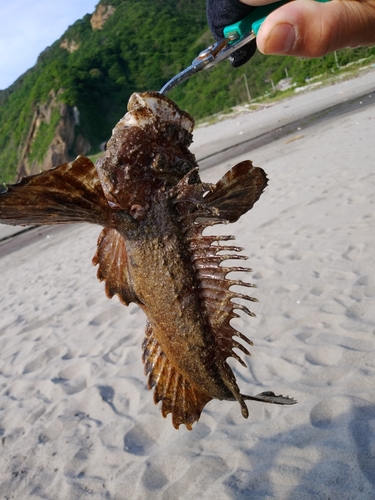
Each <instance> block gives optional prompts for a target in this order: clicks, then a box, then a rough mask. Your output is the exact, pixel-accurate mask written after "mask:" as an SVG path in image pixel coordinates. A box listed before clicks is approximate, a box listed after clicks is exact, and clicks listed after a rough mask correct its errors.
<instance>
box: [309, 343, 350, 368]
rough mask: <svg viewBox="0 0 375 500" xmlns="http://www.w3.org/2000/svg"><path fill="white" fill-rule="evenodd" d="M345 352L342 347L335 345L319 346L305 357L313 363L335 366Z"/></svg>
mask: <svg viewBox="0 0 375 500" xmlns="http://www.w3.org/2000/svg"><path fill="white" fill-rule="evenodd" d="M342 354H343V349H342V347H339V346H334V345H326V346H319V347H315V348H314V349H311V350H310V351H309V352H307V353H306V354H305V359H306V361H308V362H309V363H311V364H312V365H320V366H335V365H337V363H338V362H339V361H340V359H341V356H342Z"/></svg>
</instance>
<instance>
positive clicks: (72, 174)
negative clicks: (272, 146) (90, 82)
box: [0, 92, 296, 430]
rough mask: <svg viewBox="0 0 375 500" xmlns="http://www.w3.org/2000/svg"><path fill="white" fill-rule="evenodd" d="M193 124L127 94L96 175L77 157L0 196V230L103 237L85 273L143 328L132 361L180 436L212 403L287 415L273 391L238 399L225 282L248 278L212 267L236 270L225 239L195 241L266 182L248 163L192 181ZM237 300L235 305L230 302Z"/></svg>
mask: <svg viewBox="0 0 375 500" xmlns="http://www.w3.org/2000/svg"><path fill="white" fill-rule="evenodd" d="M193 129H194V119H193V118H192V117H191V116H190V115H189V114H188V113H187V112H185V111H183V110H181V109H180V108H179V107H178V106H177V105H176V104H175V103H174V102H173V101H172V100H170V99H169V98H167V97H165V96H163V95H160V94H159V93H158V92H144V93H134V94H133V95H132V96H131V97H130V99H129V102H128V112H127V113H126V114H125V116H124V117H123V118H122V119H121V120H120V121H119V122H118V123H117V125H116V126H115V128H114V129H113V133H112V136H111V138H110V139H109V141H108V142H107V144H106V150H105V152H104V153H103V154H102V156H100V157H99V159H98V160H97V161H96V164H95V165H94V163H93V162H92V161H91V160H90V159H89V158H86V157H84V156H78V157H77V158H76V159H75V160H74V161H71V162H67V163H64V164H62V165H59V166H57V167H55V168H52V169H50V170H47V171H43V172H41V173H39V174H36V175H33V176H29V177H24V178H23V179H21V180H20V181H19V182H18V183H17V184H13V185H9V186H7V190H6V192H4V193H2V194H0V222H1V223H4V224H11V225H43V224H65V223H80V222H89V223H92V224H97V225H100V226H102V227H103V229H102V231H101V233H100V235H99V238H98V242H97V250H96V253H95V255H94V257H93V264H94V265H95V266H97V267H98V270H97V277H98V279H99V280H100V281H103V282H104V283H105V292H106V295H107V297H109V298H112V297H113V296H115V295H117V297H118V298H119V300H120V302H121V303H122V304H124V305H129V304H130V303H132V302H134V303H135V304H137V305H138V306H139V307H141V308H142V309H143V311H144V312H145V314H146V316H147V322H146V329H145V337H144V340H143V343H142V360H143V363H144V371H145V375H146V377H147V382H148V388H149V389H153V390H154V393H153V395H154V402H155V404H158V403H161V404H160V407H161V412H162V415H163V416H164V417H166V416H167V415H168V414H171V416H172V424H173V426H174V427H175V428H176V429H178V428H179V426H180V425H181V424H184V425H185V427H186V428H187V429H188V430H191V429H192V426H193V424H194V423H195V422H197V421H198V420H199V418H200V415H201V412H202V411H203V409H204V407H205V406H206V404H207V403H208V402H209V401H211V400H212V399H218V400H228V401H238V403H239V404H240V407H241V411H242V415H243V416H244V417H245V418H247V417H248V416H249V410H248V407H247V405H246V402H245V401H247V400H251V401H259V402H265V403H276V404H281V405H291V404H294V403H296V401H295V400H294V399H293V398H289V397H284V396H282V395H279V396H277V395H275V393H274V392H272V391H266V392H262V393H260V394H258V395H256V396H248V395H244V394H242V393H241V392H240V389H239V386H238V384H237V381H236V377H235V375H234V373H233V370H232V369H231V367H230V365H229V364H228V362H227V359H228V358H230V357H233V358H235V359H236V360H237V361H238V362H239V363H240V364H241V365H243V366H246V364H245V362H244V361H243V359H242V358H241V357H240V356H239V355H238V354H237V352H236V351H235V350H234V349H237V350H239V351H241V352H242V353H244V354H245V355H250V352H249V350H248V348H247V346H248V345H252V344H253V343H252V341H251V340H250V339H249V338H248V337H247V336H245V335H244V334H243V333H241V332H240V331H238V330H237V329H235V328H234V326H233V325H232V324H231V320H232V319H234V318H238V317H240V314H241V313H245V314H247V315H249V316H255V315H254V313H253V312H251V311H250V310H249V308H248V306H246V305H244V303H243V302H245V303H248V302H256V301H257V299H256V298H254V297H252V296H250V295H248V294H247V293H244V292H238V291H234V290H233V287H234V286H236V289H238V288H239V287H240V289H241V290H245V288H251V287H254V285H252V284H250V283H248V282H246V281H243V280H238V279H233V278H231V277H228V275H230V274H231V273H233V272H243V273H246V272H249V271H251V269H249V268H247V267H243V266H240V265H238V266H233V265H222V263H223V262H224V264H225V261H226V260H243V259H246V258H247V257H245V256H243V255H242V254H241V252H242V250H243V249H242V248H240V247H238V246H235V245H233V244H232V243H231V240H234V237H233V236H230V235H228V236H223V235H220V236H213V235H208V234H204V230H205V229H206V228H208V227H209V226H213V225H216V224H226V223H234V222H236V221H237V220H238V219H239V218H240V217H241V216H242V215H243V214H245V213H246V212H248V211H249V210H250V209H251V208H252V207H253V205H254V203H255V202H256V201H257V200H258V199H259V197H260V196H261V194H262V192H263V191H264V189H265V187H266V185H267V182H268V179H267V176H266V174H265V172H264V170H263V169H261V168H260V167H255V166H254V165H253V164H252V162H251V161H250V160H246V161H241V162H240V163H238V164H237V165H235V166H234V167H233V168H232V169H231V170H229V171H228V172H227V173H226V174H225V175H224V176H223V177H222V178H221V179H220V180H219V181H218V182H217V183H216V184H212V183H205V182H202V181H201V178H200V175H199V166H198V163H197V160H196V158H195V156H194V155H193V154H192V153H191V152H190V150H189V146H190V145H191V143H192V139H193V135H192V134H193ZM238 299H240V301H238Z"/></svg>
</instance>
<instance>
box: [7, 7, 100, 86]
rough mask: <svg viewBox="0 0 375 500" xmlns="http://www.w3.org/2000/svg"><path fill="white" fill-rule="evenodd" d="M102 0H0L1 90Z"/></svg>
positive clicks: (92, 10) (90, 12) (91, 11)
mask: <svg viewBox="0 0 375 500" xmlns="http://www.w3.org/2000/svg"><path fill="white" fill-rule="evenodd" d="M98 3H99V0H8V1H7V0H0V19H1V28H0V90H4V89H6V88H7V87H9V85H11V84H12V83H13V82H14V81H15V80H17V78H18V77H19V76H21V75H22V74H23V73H24V72H25V71H26V70H28V69H29V68H31V67H32V66H34V64H35V63H36V61H37V59H38V56H39V54H40V53H41V52H43V50H44V49H45V48H46V47H48V46H49V45H52V43H53V42H55V41H56V40H57V39H58V38H60V37H61V35H62V34H63V33H64V32H65V30H66V29H67V27H68V26H70V25H71V24H73V23H74V22H75V21H77V19H81V18H82V17H83V16H84V15H85V14H92V13H93V12H94V10H95V6H96V5H97V4H98Z"/></svg>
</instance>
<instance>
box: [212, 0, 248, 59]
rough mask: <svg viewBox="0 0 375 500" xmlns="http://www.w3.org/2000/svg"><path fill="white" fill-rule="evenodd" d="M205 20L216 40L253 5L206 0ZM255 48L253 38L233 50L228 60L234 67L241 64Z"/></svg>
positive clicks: (234, 1) (229, 0)
mask: <svg viewBox="0 0 375 500" xmlns="http://www.w3.org/2000/svg"><path fill="white" fill-rule="evenodd" d="M206 5H207V21H208V26H209V28H210V30H211V31H212V34H213V35H214V37H215V39H216V40H222V39H223V38H224V34H223V29H224V28H225V27H226V26H230V25H231V24H234V23H236V22H237V21H240V20H241V19H243V18H244V17H246V16H247V14H249V12H251V11H252V10H253V9H254V7H250V5H245V4H243V3H241V2H240V1H239V0H207V4H206ZM255 50H256V42H255V39H254V40H252V41H251V42H250V43H247V44H246V45H244V46H243V47H241V48H240V49H238V50H236V51H235V52H233V54H232V55H231V57H230V58H229V61H230V62H231V63H232V66H233V67H234V68H237V67H238V66H242V64H245V63H247V61H249V59H251V58H252V57H253V55H254V54H255Z"/></svg>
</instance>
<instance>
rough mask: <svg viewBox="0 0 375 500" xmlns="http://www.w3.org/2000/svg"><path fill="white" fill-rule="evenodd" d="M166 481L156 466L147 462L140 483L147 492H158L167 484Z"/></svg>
mask: <svg viewBox="0 0 375 500" xmlns="http://www.w3.org/2000/svg"><path fill="white" fill-rule="evenodd" d="M168 481H169V480H168V478H167V477H166V476H165V475H164V474H163V472H162V470H161V469H160V468H159V467H158V466H157V465H156V464H154V463H151V462H147V464H146V470H145V471H144V473H143V475H142V483H143V486H144V487H145V488H146V489H147V490H149V491H157V490H160V489H161V488H163V487H164V486H165V485H166V484H167V483H168Z"/></svg>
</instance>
